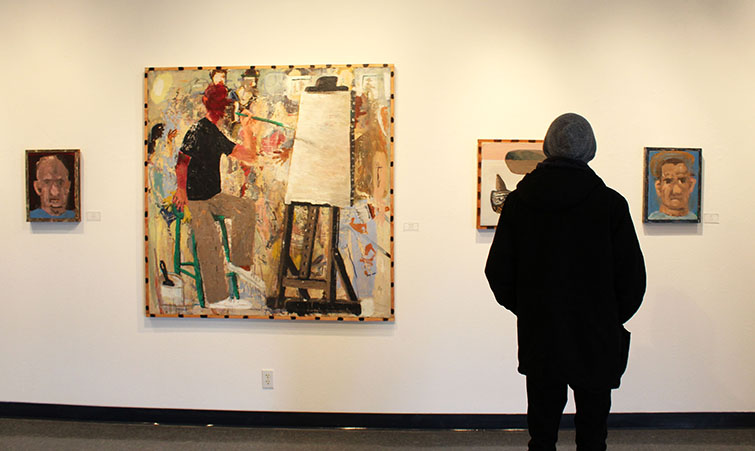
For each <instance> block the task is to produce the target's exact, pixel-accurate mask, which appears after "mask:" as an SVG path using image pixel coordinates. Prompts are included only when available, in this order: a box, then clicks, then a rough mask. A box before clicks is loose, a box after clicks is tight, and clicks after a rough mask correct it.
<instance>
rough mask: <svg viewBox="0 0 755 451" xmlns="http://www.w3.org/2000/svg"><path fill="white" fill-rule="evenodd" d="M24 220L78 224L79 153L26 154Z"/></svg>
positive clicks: (45, 152) (79, 218) (45, 151)
mask: <svg viewBox="0 0 755 451" xmlns="http://www.w3.org/2000/svg"><path fill="white" fill-rule="evenodd" d="M26 220H27V221H28V222H79V221H81V208H80V200H79V151H78V150H27V151H26Z"/></svg>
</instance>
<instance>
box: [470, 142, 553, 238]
mask: <svg viewBox="0 0 755 451" xmlns="http://www.w3.org/2000/svg"><path fill="white" fill-rule="evenodd" d="M543 160H545V154H544V153H543V141H542V140H535V139H531V140H523V139H478V140H477V228H478V229H494V228H495V227H496V225H497V224H498V217H499V216H500V213H501V208H503V202H504V201H505V200H506V196H508V194H509V193H510V192H511V191H513V190H514V189H515V188H516V185H517V183H519V182H520V181H521V180H522V178H524V176H525V175H527V174H528V173H530V172H532V171H533V170H534V169H535V168H536V167H537V165H538V163H540V162H541V161H543Z"/></svg>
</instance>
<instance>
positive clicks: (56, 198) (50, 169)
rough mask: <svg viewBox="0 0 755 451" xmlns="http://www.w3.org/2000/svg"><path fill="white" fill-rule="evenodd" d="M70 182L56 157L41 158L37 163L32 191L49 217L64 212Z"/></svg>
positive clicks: (61, 163) (66, 170)
mask: <svg viewBox="0 0 755 451" xmlns="http://www.w3.org/2000/svg"><path fill="white" fill-rule="evenodd" d="M70 190H71V180H70V179H69V177H68V169H66V167H65V166H64V165H63V162H62V161H60V159H59V158H58V157H56V156H52V155H51V156H47V157H42V159H40V160H39V163H37V179H36V180H35V181H34V191H36V193H37V195H39V199H40V204H41V205H40V207H41V208H42V210H44V211H45V212H47V213H48V214H49V215H51V216H60V215H62V214H63V213H65V211H66V205H67V204H68V192H69V191H70Z"/></svg>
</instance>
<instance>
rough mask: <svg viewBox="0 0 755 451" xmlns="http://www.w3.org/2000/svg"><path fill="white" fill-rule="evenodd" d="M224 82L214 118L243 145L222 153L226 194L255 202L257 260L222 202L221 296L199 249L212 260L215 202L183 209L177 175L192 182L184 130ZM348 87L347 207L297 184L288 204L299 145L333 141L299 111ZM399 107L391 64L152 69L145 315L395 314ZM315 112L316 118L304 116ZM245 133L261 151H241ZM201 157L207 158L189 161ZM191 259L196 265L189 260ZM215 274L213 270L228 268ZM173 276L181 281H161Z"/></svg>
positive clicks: (369, 317)
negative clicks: (245, 259)
mask: <svg viewBox="0 0 755 451" xmlns="http://www.w3.org/2000/svg"><path fill="white" fill-rule="evenodd" d="M321 82H322V83H321ZM331 82H332V83H331ZM219 84H223V85H224V87H225V89H226V90H227V92H228V94H227V95H226V97H224V98H223V103H227V105H226V106H225V107H223V108H224V117H225V118H226V119H225V122H223V120H221V121H220V122H218V124H220V125H216V128H217V130H220V132H221V133H222V134H223V135H225V137H226V138H227V139H229V140H230V141H233V143H234V146H235V147H234V148H233V149H234V150H233V151H232V152H231V151H230V148H229V149H228V150H229V153H226V155H228V156H223V155H221V156H220V163H219V167H218V170H219V172H220V174H221V175H220V177H221V186H222V192H221V193H219V194H224V195H225V194H228V195H229V196H230V197H235V198H238V199H241V200H242V201H243V203H245V204H251V205H253V206H254V208H253V210H254V212H255V215H254V216H255V218H254V224H255V225H254V229H253V230H254V233H252V234H251V235H252V237H253V238H252V241H253V245H252V246H251V247H252V249H253V251H252V252H253V255H252V264H251V265H248V266H241V265H237V264H236V263H235V262H234V261H233V260H234V259H235V258H236V257H235V256H234V253H235V252H234V251H235V246H234V242H237V243H241V242H242V241H241V239H239V238H237V237H235V236H234V229H233V224H234V223H237V224H242V221H241V220H240V219H238V218H236V219H234V217H229V216H224V215H217V214H215V213H213V215H212V218H213V219H214V221H215V230H216V231H217V233H216V235H218V236H220V239H219V242H220V245H218V246H219V248H220V251H219V254H220V255H221V256H222V257H221V258H222V259H223V263H222V264H223V266H224V269H223V273H224V275H225V277H224V279H225V280H226V282H225V285H226V287H227V292H228V298H227V299H223V300H219V301H211V300H210V299H209V297H208V295H207V293H208V292H211V291H213V288H212V287H210V288H207V284H206V279H207V278H206V277H204V278H203V277H202V276H203V274H204V273H206V272H207V273H209V270H205V269H203V268H202V266H205V267H206V266H207V265H203V264H202V260H208V259H207V258H206V256H207V255H208V254H207V253H206V251H205V253H204V254H203V253H202V252H203V251H202V247H203V244H202V243H206V242H207V241H206V240H205V241H203V240H202V238H201V237H207V234H205V233H204V232H201V231H202V230H206V228H204V229H203V228H202V227H203V226H200V223H199V222H195V223H193V222H192V221H199V219H197V218H198V217H199V215H198V214H197V212H198V211H199V212H200V213H201V214H203V215H205V214H206V212H205V210H203V208H205V207H196V206H197V205H200V204H198V203H197V200H194V201H192V200H191V198H189V199H188V203H187V204H186V205H185V206H184V209H179V208H177V205H178V204H180V203H181V195H180V193H178V191H180V190H178V189H177V187H178V186H179V185H180V184H181V183H183V182H180V181H178V180H179V179H180V177H182V176H180V171H179V174H177V172H176V168H177V167H178V166H179V163H178V161H179V159H184V160H185V159H186V155H184V156H181V154H182V153H186V152H184V151H187V152H188V151H189V150H191V149H189V148H188V147H186V146H187V144H186V142H189V143H190V144H191V143H194V140H193V139H189V140H187V135H190V136H192V135H191V134H190V133H189V131H190V129H198V127H199V123H200V122H203V120H204V119H208V118H210V114H209V113H210V109H211V108H214V107H213V104H212V100H211V99H212V98H213V95H214V94H213V93H211V92H210V91H213V92H214V90H215V89H214V88H213V89H212V90H211V89H210V86H211V85H219ZM330 85H332V86H330ZM218 89H220V88H218ZM344 90H345V91H346V92H347V93H348V96H347V97H346V99H347V102H350V103H348V109H349V111H348V114H347V115H346V116H345V117H346V120H348V121H349V123H348V124H345V125H346V127H343V126H342V125H339V127H338V128H337V130H338V133H349V134H350V137H347V138H348V139H346V140H343V139H341V141H339V142H342V143H350V149H348V148H347V149H345V151H348V152H349V153H350V155H351V158H350V160H351V170H350V172H351V176H350V177H351V185H350V186H351V193H350V199H347V202H346V205H343V202H339V204H338V205H337V206H335V205H329V204H327V203H326V202H320V201H318V198H316V197H315V198H313V200H312V201H311V202H303V201H302V198H301V196H302V194H301V191H299V192H298V194H297V195H298V196H299V197H295V198H294V201H291V202H290V203H286V202H285V201H286V199H284V198H285V194H286V193H285V192H284V191H282V190H285V189H286V186H285V184H286V183H287V178H286V177H287V176H288V170H289V168H288V166H287V165H291V164H293V162H294V161H299V163H296V164H298V165H299V166H300V167H304V168H305V169H310V167H311V166H312V165H307V164H302V163H301V160H302V155H303V154H302V152H304V150H301V149H306V148H309V149H312V148H313V147H317V146H318V145H319V146H322V143H323V141H322V140H323V139H325V138H323V137H320V136H319V135H318V133H315V132H317V131H318V130H320V131H322V129H321V127H326V128H327V127H328V125H327V122H323V123H322V124H319V125H318V123H314V124H313V123H311V122H307V123H306V124H304V123H302V122H300V121H302V120H304V119H302V117H304V116H300V113H301V111H300V110H299V108H301V105H302V104H301V103H300V101H301V99H302V98H304V97H305V96H309V97H307V98H310V99H325V98H328V96H329V94H330V93H331V92H332V93H335V92H336V91H341V92H343V91H344ZM319 94H322V96H321V97H318V95H319ZM342 98H343V97H342ZM208 99H210V100H208ZM348 99H350V100H348ZM308 102H309V104H317V103H318V102H322V100H311V101H308ZM308 108H309V107H308ZM313 108H314V107H313ZM394 108H395V107H394V67H393V65H390V64H356V65H351V64H346V65H330V64H328V65H303V66H294V65H283V66H229V67H221V66H211V67H207V66H198V67H169V68H155V67H150V68H146V69H145V72H144V196H145V197H144V199H145V212H144V218H145V219H144V227H145V245H144V249H145V280H144V283H145V314H146V316H148V317H179V318H187V317H201V318H239V319H268V320H289V321H290V320H299V319H301V320H315V321H359V322H374V321H381V322H386V321H393V320H394V319H395V308H394V282H393V281H394V248H393V242H394V221H393V209H394V207H393V196H394V190H393V179H394V175H393V166H394V157H393V152H394V137H393V136H394V111H395V109H394ZM221 109H222V108H221ZM349 116H350V119H349ZM307 117H315V118H317V117H319V115H318V114H310V115H308V116H307ZM339 117H340V118H343V117H344V116H343V114H341V115H340V116H339ZM228 118H230V120H229V119H228ZM312 120H314V121H317V120H318V119H307V121H312ZM340 120H341V121H342V120H343V119H340ZM244 121H246V122H244ZM210 122H212V121H211V120H210ZM239 124H240V125H239ZM339 124H340V122H339ZM304 125H308V128H306V127H304ZM208 127H209V126H208ZM318 127H320V128H318ZM209 128H212V127H209ZM305 128H306V129H307V130H309V132H308V133H310V134H309V135H307V136H306V137H305V136H302V135H300V134H301V133H303V130H305ZM334 130H336V129H335V128H334ZM326 131H327V130H326ZM191 133H194V132H191ZM324 135H325V136H326V137H327V133H325V134H324ZM339 136H341V135H339ZM219 139H220V138H219ZM318 140H319V141H318ZM239 146H241V147H243V148H248V149H255V150H254V151H253V152H252V153H253V154H254V162H253V163H249V162H248V161H244V160H238V161H236V159H235V158H233V157H234V155H235V152H236V150H237V149H238V147H239ZM340 148H343V145H341V147H340ZM297 149H300V150H297ZM340 151H341V150H339V152H340ZM239 155H241V154H239ZM195 158H199V157H197V156H196V155H195V156H191V157H190V158H189V160H190V161H191V160H192V159H195ZM297 158H298V160H297ZM305 160H306V158H305ZM188 164H190V163H188ZM347 164H348V160H347ZM213 168H214V167H213ZM188 174H189V175H188V177H189V178H191V177H195V179H194V180H195V182H194V183H195V184H196V180H197V177H198V176H197V174H198V173H197V172H192V170H191V169H189V170H188ZM310 175H311V174H310ZM181 180H182V179H181ZM302 180H309V179H308V178H306V177H303V178H302ZM188 183H189V182H187V185H188ZM341 185H343V184H342V183H341V184H340V185H339V186H341ZM189 189H190V187H189ZM219 194H217V195H215V196H216V197H217V196H219ZM226 197H227V196H226ZM213 199H214V198H213ZM192 202H194V203H193V204H192ZM199 202H205V201H204V200H200V201H199ZM234 202H235V201H234ZM201 205H205V204H201ZM206 205H209V200H208V201H207V202H206ZM192 206H194V207H196V208H192ZM207 208H208V209H209V208H215V207H214V206H213V207H207ZM243 208H244V209H247V208H248V207H243ZM186 211H188V212H189V214H188V215H186V214H184V212H186ZM218 216H223V218H222V219H218ZM221 222H222V224H221ZM195 224H196V227H194V225H195ZM177 225H178V226H180V227H177ZM195 229H196V230H198V231H200V232H201V233H200V232H196V231H195ZM247 229H248V230H252V228H251V227H249V228H247ZM239 230H240V229H239ZM245 230H246V229H245ZM198 236H199V239H196V237H198ZM215 239H216V238H214V237H213V238H212V240H215ZM176 243H178V245H177V246H176ZM204 247H205V248H206V247H207V245H204ZM238 248H240V246H239V247H238ZM239 252H240V251H239ZM200 255H204V256H205V257H200ZM194 256H197V258H196V259H195V258H194ZM187 261H188V263H187ZM194 261H198V262H199V265H198V267H197V266H192V264H193V262H194ZM229 263H230V264H229ZM210 266H212V265H210ZM196 274H199V277H197V276H196ZM211 280H212V281H214V282H212V283H215V282H217V281H218V280H219V278H218V277H215V278H211ZM171 282H172V283H173V284H174V285H173V286H169V285H164V284H165V283H171ZM179 285H180V288H177V286H179ZM197 287H201V288H200V289H199V290H198V289H197ZM200 290H201V292H202V293H203V294H202V295H200V294H199V293H200ZM216 291H217V290H215V294H216ZM281 293H282V294H281ZM200 296H201V298H202V300H201V301H200V299H199V298H200ZM215 299H217V296H215Z"/></svg>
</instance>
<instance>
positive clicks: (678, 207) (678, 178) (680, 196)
mask: <svg viewBox="0 0 755 451" xmlns="http://www.w3.org/2000/svg"><path fill="white" fill-rule="evenodd" d="M693 162H694V158H693V157H692V155H690V154H689V153H688V152H683V151H664V152H659V153H657V154H655V155H654V156H653V158H651V160H650V170H651V172H652V174H653V177H654V178H655V193H656V195H657V196H658V204H659V205H660V206H659V208H658V210H657V211H654V212H652V213H650V214H649V215H648V219H651V220H653V219H655V220H658V219H671V220H674V219H675V220H686V219H697V214H695V213H694V212H693V211H690V206H689V201H690V195H691V194H692V192H693V191H694V189H695V184H696V183H697V180H696V179H695V176H694V174H693V173H692V166H693Z"/></svg>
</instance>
